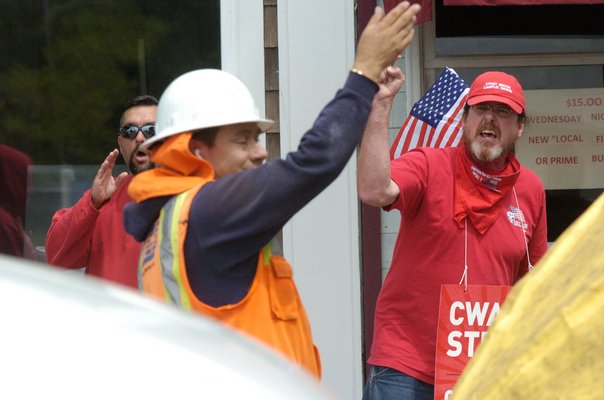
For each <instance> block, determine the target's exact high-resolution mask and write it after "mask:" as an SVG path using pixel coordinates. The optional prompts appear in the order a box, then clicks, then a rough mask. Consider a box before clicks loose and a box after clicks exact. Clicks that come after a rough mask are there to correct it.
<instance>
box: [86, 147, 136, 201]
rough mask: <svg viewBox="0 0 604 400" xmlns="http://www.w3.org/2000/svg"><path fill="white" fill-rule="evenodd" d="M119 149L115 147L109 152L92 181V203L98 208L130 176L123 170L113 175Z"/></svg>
mask: <svg viewBox="0 0 604 400" xmlns="http://www.w3.org/2000/svg"><path fill="white" fill-rule="evenodd" d="M119 154H120V153H119V151H118V150H117V149H114V150H113V151H112V152H110V153H109V155H108V156H107V158H105V161H103V163H102V164H101V167H100V168H99V170H98V171H97V173H96V176H95V177H94V180H93V181H92V189H91V197H92V205H93V207H94V208H96V209H97V210H98V209H99V208H101V206H102V205H103V203H105V202H106V201H107V200H109V198H110V197H111V196H113V194H114V193H115V191H116V190H117V189H119V187H120V186H121V185H122V183H124V179H125V178H126V177H127V176H128V173H127V172H122V173H121V174H119V175H118V176H117V177H115V178H114V177H113V168H114V167H115V160H117V157H118V156H119Z"/></svg>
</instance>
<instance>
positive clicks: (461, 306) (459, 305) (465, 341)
mask: <svg viewBox="0 0 604 400" xmlns="http://www.w3.org/2000/svg"><path fill="white" fill-rule="evenodd" d="M499 310H500V305H499V303H498V302H494V303H491V302H488V301H485V302H478V301H475V302H470V301H466V302H462V301H455V302H453V304H451V308H449V321H450V322H451V324H453V325H454V326H460V325H462V324H464V323H465V324H466V326H473V327H485V326H491V324H492V323H493V320H494V319H495V317H496V316H497V314H498V313H499ZM486 333H487V332H486V329H483V330H466V331H461V330H459V331H452V332H450V333H449V336H448V338H447V342H448V344H449V349H448V350H447V355H448V356H449V357H459V356H460V355H461V354H462V352H464V349H465V354H467V356H468V357H472V356H473V355H474V349H476V346H478V343H480V341H481V340H483V339H484V337H485V335H486Z"/></svg>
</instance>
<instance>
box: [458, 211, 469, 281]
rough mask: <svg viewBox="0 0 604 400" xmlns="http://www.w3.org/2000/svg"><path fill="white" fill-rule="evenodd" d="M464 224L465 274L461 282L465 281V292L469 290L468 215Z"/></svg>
mask: <svg viewBox="0 0 604 400" xmlns="http://www.w3.org/2000/svg"><path fill="white" fill-rule="evenodd" d="M463 226H464V231H465V235H464V236H465V238H464V249H463V275H462V276H461V280H460V281H459V284H460V285H461V283H462V282H463V283H464V292H467V291H468V217H466V218H464V219H463Z"/></svg>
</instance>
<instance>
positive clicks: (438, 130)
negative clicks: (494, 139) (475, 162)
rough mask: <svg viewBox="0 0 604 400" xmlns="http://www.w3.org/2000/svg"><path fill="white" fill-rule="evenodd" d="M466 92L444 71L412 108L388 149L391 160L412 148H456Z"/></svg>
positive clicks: (460, 82)
mask: <svg viewBox="0 0 604 400" xmlns="http://www.w3.org/2000/svg"><path fill="white" fill-rule="evenodd" d="M469 90H470V89H469V88H468V85H467V84H466V82H464V80H463V79H461V78H460V77H459V75H457V73H456V72H455V71H454V70H453V69H452V68H445V70H444V71H443V72H442V73H441V74H440V76H439V77H438V79H437V80H436V82H434V85H432V87H431V88H430V90H428V91H427V92H426V94H424V95H423V96H422V98H421V99H419V101H418V102H417V103H415V104H414V105H413V108H412V109H411V113H409V115H408V116H407V119H406V120H405V122H404V123H403V126H401V129H400V130H399V131H398V134H397V135H396V138H395V139H394V142H393V143H392V146H391V147H390V157H391V158H392V159H395V158H397V157H399V156H401V155H402V154H405V153H406V152H408V151H409V150H411V149H413V148H415V147H454V146H457V144H458V143H459V140H460V139H461V136H462V131H461V116H462V114H463V107H464V105H465V103H466V96H467V94H468V91H469Z"/></svg>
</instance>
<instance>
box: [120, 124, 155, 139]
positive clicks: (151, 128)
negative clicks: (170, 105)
mask: <svg viewBox="0 0 604 400" xmlns="http://www.w3.org/2000/svg"><path fill="white" fill-rule="evenodd" d="M138 132H142V133H143V136H144V137H145V139H149V138H150V137H151V136H153V135H155V125H154V124H147V125H143V126H136V125H124V126H123V127H122V128H120V136H121V137H123V138H128V139H134V138H135V137H136V135H138Z"/></svg>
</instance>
